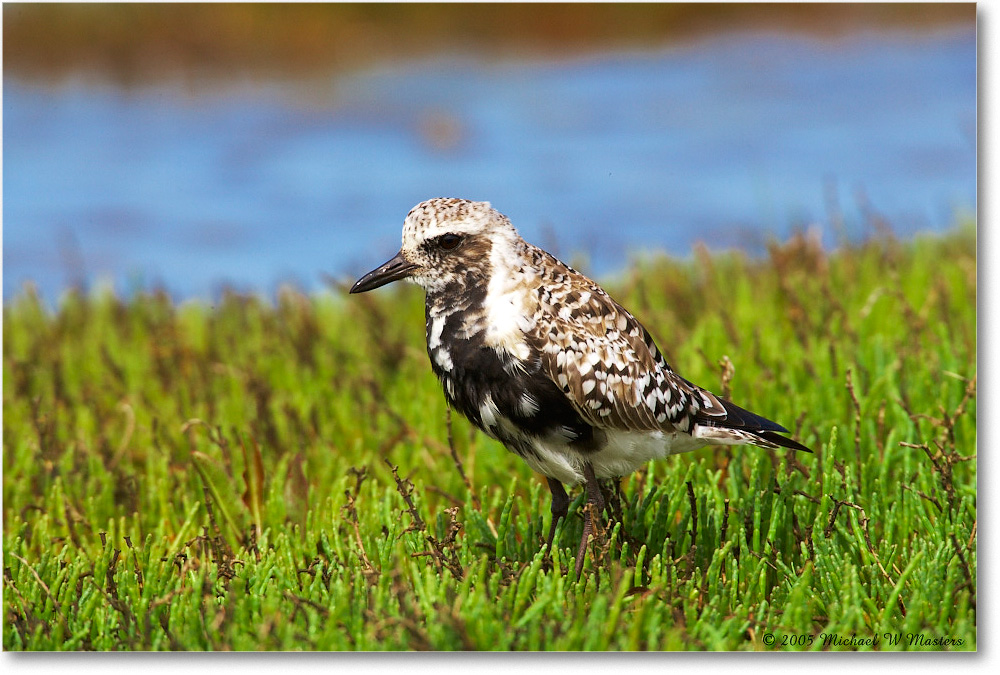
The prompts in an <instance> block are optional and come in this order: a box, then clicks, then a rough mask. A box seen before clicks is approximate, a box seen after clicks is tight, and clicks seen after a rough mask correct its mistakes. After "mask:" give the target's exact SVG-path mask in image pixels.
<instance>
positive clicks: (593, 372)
mask: <svg viewBox="0 0 1000 675" xmlns="http://www.w3.org/2000/svg"><path fill="white" fill-rule="evenodd" d="M402 279H406V280H409V281H411V282H414V283H416V284H417V285H419V286H420V287H422V288H423V289H424V292H425V329H426V342H427V354H428V356H429V358H430V363H431V369H432V370H433V372H434V374H435V375H436V376H437V378H438V380H439V381H440V383H441V385H442V388H443V390H444V395H445V398H446V399H447V402H448V404H449V406H450V407H451V408H453V409H455V410H458V411H459V412H460V413H461V414H462V415H464V416H465V417H466V418H467V419H468V420H469V421H470V422H472V424H474V425H475V426H476V427H478V428H479V429H481V430H482V431H483V432H485V433H486V434H487V435H489V436H491V437H492V438H494V439H496V440H498V441H500V442H501V443H502V444H503V445H504V446H505V447H506V448H507V449H508V450H510V451H512V452H513V453H514V454H516V455H518V456H519V457H520V458H521V459H522V460H524V462H525V463H527V464H528V466H529V467H531V469H533V470H534V471H536V472H537V473H539V474H541V475H542V476H544V477H545V479H546V482H547V483H548V487H549V491H550V492H551V509H550V510H551V514H552V519H551V523H550V526H549V532H548V537H547V541H546V552H547V555H548V554H551V551H552V543H553V538H554V536H555V531H556V523H557V522H558V521H560V520H561V519H565V518H566V517H567V514H568V510H569V504H570V499H569V496H568V494H567V492H566V489H565V487H564V486H567V485H568V486H570V487H575V486H577V485H580V484H583V486H584V491H585V493H586V503H585V504H584V506H583V508H582V511H583V532H582V534H581V539H580V544H579V546H578V549H577V555H576V568H575V569H576V576H577V578H578V579H579V578H580V575H581V572H582V569H583V563H584V558H585V554H586V548H587V543H588V540H589V539H590V537H591V536H592V535H594V534H595V532H596V531H597V528H599V526H600V525H599V523H600V520H599V519H600V517H601V512H602V511H603V509H604V498H603V496H602V495H601V490H600V484H599V481H600V480H606V479H614V478H620V477H622V476H626V475H629V474H631V473H633V472H635V471H636V470H638V469H639V468H641V467H643V466H644V465H646V464H647V463H648V462H649V461H650V460H654V459H660V458H664V457H667V456H670V455H675V454H678V453H684V452H690V451H692V450H696V449H698V448H701V447H704V446H709V445H723V446H726V445H744V444H748V445H753V446H758V447H762V448H771V449H776V448H779V447H783V448H789V449H792V450H798V451H804V452H811V450H810V449H809V448H808V447H806V446H804V445H802V444H801V443H799V442H797V441H795V440H792V439H791V438H787V437H785V436H782V435H781V434H785V433H789V432H788V430H787V429H786V428H784V427H783V426H781V425H780V424H778V423H776V422H773V421H771V420H769V419H766V418H764V417H761V416H760V415H757V414H755V413H752V412H750V411H748V410H745V409H743V408H740V407H738V406H736V405H734V404H733V403H731V402H730V401H728V400H726V399H724V398H722V397H720V396H717V395H715V394H713V393H711V392H710V391H708V390H706V389H704V388H702V387H699V386H697V385H695V384H693V383H692V382H690V381H688V380H686V379H684V378H683V377H682V376H681V375H679V374H678V373H677V372H676V371H675V370H674V369H673V368H672V367H671V366H670V364H668V363H667V361H666V359H664V357H663V353H662V352H661V351H660V350H659V348H658V347H657V346H656V343H655V342H654V341H653V338H652V337H651V336H650V333H649V331H647V330H646V328H645V327H644V326H643V325H642V324H641V323H640V322H639V321H638V320H637V319H636V318H635V316H633V315H632V314H631V313H630V312H629V311H628V310H627V309H625V308H624V307H622V306H621V305H620V304H618V303H617V302H616V301H615V300H614V299H613V298H612V297H611V296H610V295H609V294H608V293H607V291H605V290H604V289H603V288H601V286H599V285H598V284H597V283H596V282H594V281H592V280H591V279H589V278H588V277H586V276H585V275H583V274H581V273H580V272H578V271H576V270H575V269H573V268H572V267H570V266H569V265H566V264H565V263H563V262H561V261H560V260H558V259H557V258H555V257H554V256H552V255H551V254H549V253H547V252H546V251H544V250H543V249H541V248H539V247H537V246H534V245H532V244H530V243H528V242H527V241H525V240H524V239H522V238H521V236H520V235H519V234H518V232H517V230H516V229H515V228H514V226H513V225H512V224H511V222H510V220H509V219H508V218H507V217H506V216H505V215H503V214H502V213H500V212H499V211H497V210H496V209H494V208H493V207H492V206H491V205H490V203H489V202H485V201H471V200H468V199H458V198H443V197H439V198H434V199H429V200H426V201H423V202H421V203H419V204H417V205H416V206H415V207H413V209H411V210H410V212H409V213H408V214H407V216H406V218H405V220H404V221H403V231H402V243H401V246H400V250H399V252H398V253H397V254H396V255H395V256H393V257H392V258H391V259H389V260H388V261H386V262H385V263H383V264H382V265H380V266H378V267H377V268H375V269H374V270H372V271H371V272H368V273H367V274H365V275H364V276H362V277H361V278H359V279H358V280H357V282H356V283H355V284H354V285H353V286H352V287H351V289H350V293H364V292H367V291H371V290H374V289H376V288H380V287H382V286H384V285H386V284H389V283H391V282H394V281H398V280H402Z"/></svg>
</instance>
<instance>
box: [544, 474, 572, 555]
mask: <svg viewBox="0 0 1000 675" xmlns="http://www.w3.org/2000/svg"><path fill="white" fill-rule="evenodd" d="M545 479H546V480H547V481H548V482H549V492H551V493H552V524H551V525H549V538H548V541H547V543H546V545H545V555H547V556H551V555H552V541H553V539H555V536H556V523H558V522H559V519H560V518H565V517H566V514H567V513H569V495H567V494H566V490H565V489H564V488H563V486H562V483H560V482H559V481H557V480H556V479H555V478H549V477H548V476H546V478H545Z"/></svg>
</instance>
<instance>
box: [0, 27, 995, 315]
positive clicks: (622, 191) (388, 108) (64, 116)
mask: <svg viewBox="0 0 1000 675" xmlns="http://www.w3.org/2000/svg"><path fill="white" fill-rule="evenodd" d="M3 114H4V120H3V122H4V125H3V126H4V128H3V141H4V145H3V161H4V165H3V169H4V171H3V198H4V199H3V225H4V227H3V244H4V246H3V282H4V283H3V297H4V298H5V299H8V298H10V297H12V296H13V295H15V294H16V293H18V292H19V290H20V289H21V288H22V285H23V284H24V282H25V281H26V280H29V279H30V280H32V281H33V282H34V283H35V285H36V286H37V287H38V288H39V289H40V291H41V293H42V295H43V296H44V297H46V298H47V299H49V300H55V299H57V298H58V296H59V294H60V293H61V292H62V290H63V289H64V288H65V287H66V286H67V285H68V284H72V283H82V284H84V285H89V284H93V283H94V282H95V281H97V280H100V279H110V280H111V281H112V282H113V283H114V285H115V287H116V288H117V289H118V290H119V291H122V292H126V293H127V292H130V291H133V290H136V289H139V288H150V287H155V286H160V285H162V286H165V287H166V288H167V289H168V290H169V291H170V292H171V293H172V294H173V295H174V296H175V297H177V298H178V299H181V298H188V297H212V296H213V295H214V294H216V293H217V292H218V291H219V289H220V288H221V287H222V286H223V285H224V284H225V285H232V286H235V287H236V288H239V289H241V290H246V291H259V292H264V293H270V292H272V291H273V290H274V289H275V288H276V287H277V285H278V284H279V283H282V282H286V281H290V282H292V283H294V284H296V285H297V286H299V287H301V288H304V289H306V290H316V289H318V288H320V287H322V285H323V278H324V275H326V274H328V275H331V276H333V277H335V278H343V279H347V278H348V277H351V276H356V275H358V274H360V273H362V272H365V271H367V270H368V269H369V268H371V267H373V266H374V265H376V264H378V263H380V262H382V261H383V260H384V259H386V258H387V257H389V256H390V255H391V254H392V253H393V252H395V250H396V248H397V247H398V241H399V232H400V227H401V224H402V219H403V217H404V216H405V214H406V212H407V211H408V210H409V209H410V207H411V206H413V204H415V203H417V202H418V201H420V200H422V199H425V198H428V197H432V196H461V197H469V198H473V199H482V200H488V201H491V202H492V203H493V204H494V206H496V207H497V208H499V209H500V210H501V211H503V212H504V213H506V214H507V215H508V216H510V217H511V219H512V221H513V222H514V224H515V225H516V226H518V227H519V229H520V230H521V231H522V234H524V235H525V236H526V238H528V239H530V240H533V241H535V242H537V243H539V244H541V245H543V246H546V247H548V248H550V249H554V250H553V252H555V253H556V254H557V255H562V256H565V257H574V259H575V260H579V259H580V258H579V256H581V255H582V256H584V264H583V267H584V268H585V269H586V270H587V271H589V272H591V273H593V274H596V275H606V274H611V273H614V272H615V271H617V270H620V269H622V268H623V267H624V266H625V265H626V264H627V263H628V260H629V259H630V256H632V255H634V254H635V253H636V252H640V251H647V250H650V249H663V250H667V251H669V252H672V253H674V254H676V255H687V254H688V253H689V252H690V250H691V247H692V245H693V244H695V243H696V242H699V241H700V242H705V243H707V244H708V245H709V246H710V247H712V248H722V247H728V246H740V247H742V248H746V249H748V250H750V251H751V252H760V251H761V250H762V249H763V245H764V243H765V242H766V241H767V240H768V239H769V238H771V237H779V238H780V237H783V236H786V235H787V234H788V233H790V232H791V231H793V229H795V228H797V227H802V226H807V225H809V224H812V223H818V224H819V225H820V226H821V227H822V231H823V236H824V241H825V242H826V243H827V244H828V245H830V246H833V245H835V244H836V242H837V241H838V239H837V237H838V236H839V234H838V232H837V231H836V230H835V229H834V228H833V227H832V226H831V224H830V220H831V219H830V208H829V206H830V195H831V194H835V195H837V197H836V201H837V202H838V205H839V206H838V208H839V210H841V211H842V212H843V215H844V219H845V223H846V224H845V227H846V232H847V234H848V235H849V236H852V237H855V238H858V237H863V236H865V234H866V233H868V232H870V226H869V225H867V224H866V218H865V217H864V215H863V209H862V208H861V207H860V206H859V199H858V197H857V195H858V194H859V191H863V193H864V194H865V195H866V198H865V199H866V200H867V201H868V202H870V205H871V207H872V208H874V209H876V210H877V211H878V212H879V213H880V214H881V215H883V216H884V217H885V218H886V219H887V220H888V221H889V223H890V225H891V226H892V227H893V228H894V229H895V230H896V231H897V232H898V233H899V234H900V235H902V236H906V235H909V234H911V233H913V232H915V231H918V230H925V229H930V230H942V229H946V228H948V227H950V226H951V225H952V224H953V223H954V221H955V218H956V214H961V213H970V212H974V210H975V208H976V42H975V35H974V34H973V33H972V32H971V31H969V32H958V33H954V32H952V33H949V34H943V35H937V36H935V37H925V38H920V39H916V38H908V37H906V36H902V35H884V34H866V35H861V36H856V37H853V38H849V39H845V40H841V41H838V42H830V43H826V42H819V41H813V40H809V39H806V38H801V37H789V36H779V35H757V36H749V37H742V38H733V37H728V38H726V39H719V40H712V41H708V42H701V43H698V44H696V45H694V46H690V47H685V48H678V49H673V50H667V51H659V52H655V53H648V52H630V53H614V54H601V55H596V56H592V57H588V58H575V59H568V60H560V61H545V62H537V61H525V62H509V61H508V62H503V63H485V62H481V61H476V60H470V59H465V58H461V57H450V58H444V57H442V58H438V59H435V60H432V61H425V62H419V63H412V64H407V65H404V66H399V67H395V68H388V69H380V70H375V71H369V72H363V73H359V74H357V75H355V76H351V77H336V78H334V77H330V78H328V79H326V80H322V81H318V80H313V81H311V82H272V83H267V84H260V83H239V84H234V85H232V86H227V87H214V88H212V86H202V87H195V88H194V89H192V88H191V87H184V86H182V85H180V84H178V85H170V86H157V87H145V88H139V89H135V90H129V91H125V90H121V89H116V88H113V87H108V86H94V85H86V84H83V83H70V84H63V85H60V86H45V85H36V84H27V83H24V82H19V81H17V80H15V79H11V78H5V80H4V91H3Z"/></svg>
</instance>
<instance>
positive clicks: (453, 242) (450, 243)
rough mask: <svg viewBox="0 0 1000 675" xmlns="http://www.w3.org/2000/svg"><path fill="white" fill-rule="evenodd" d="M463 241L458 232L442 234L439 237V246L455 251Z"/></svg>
mask: <svg viewBox="0 0 1000 675" xmlns="http://www.w3.org/2000/svg"><path fill="white" fill-rule="evenodd" d="M461 243H462V238H461V237H460V236H458V235H457V234H442V235H441V236H440V237H438V246H440V247H441V248H443V249H444V250H445V251H454V250H455V249H456V248H458V245H459V244H461Z"/></svg>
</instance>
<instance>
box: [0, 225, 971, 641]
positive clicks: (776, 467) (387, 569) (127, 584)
mask: <svg viewBox="0 0 1000 675" xmlns="http://www.w3.org/2000/svg"><path fill="white" fill-rule="evenodd" d="M975 256H976V254H975V231H974V228H973V227H972V226H967V227H964V228H962V229H960V230H957V231H956V232H954V233H951V234H949V235H947V236H943V237H921V238H918V239H916V240H914V241H908V242H900V241H896V240H878V241H872V242H870V243H868V244H865V245H858V246H853V247H849V248H845V249H842V250H840V251H838V252H836V253H831V254H826V253H823V252H822V251H820V250H819V249H818V248H816V246H815V245H814V244H813V243H812V242H811V240H809V239H808V238H805V237H800V238H797V239H794V240H792V241H790V242H788V243H786V244H784V245H782V246H775V247H773V248H772V249H771V251H770V255H769V256H768V257H767V258H766V259H764V260H760V261H754V260H750V259H748V258H746V257H745V256H742V255H738V254H723V255H716V256H708V255H707V254H704V253H698V254H697V255H696V256H695V259H694V260H691V261H677V260H673V259H667V258H662V257H655V258H649V259H648V260H643V261H640V262H638V263H637V264H636V265H634V266H633V268H632V269H631V270H630V271H629V272H628V273H627V274H626V275H624V276H622V277H621V278H619V279H617V280H613V281H611V282H609V284H608V286H609V288H610V289H611V290H612V293H613V294H614V295H615V296H616V297H617V298H618V299H619V300H620V301H621V302H622V303H623V304H625V305H626V306H628V307H630V308H631V309H632V310H633V311H634V313H635V314H636V315H637V316H638V317H639V318H640V320H642V321H644V322H645V323H646V325H647V327H648V328H649V329H650V330H651V331H652V333H653V334H654V335H655V336H656V337H657V340H658V342H659V344H660V346H661V347H663V348H664V349H665V351H666V354H667V356H668V359H669V360H670V361H671V362H672V363H673V364H674V365H676V366H677V367H678V369H679V370H680V371H681V372H682V373H683V374H684V375H685V376H686V377H688V378H689V379H691V380H693V381H695V382H698V383H700V384H702V385H704V386H706V387H709V388H712V389H714V390H715V391H717V392H720V393H726V394H729V395H730V396H731V398H732V399H733V400H734V401H735V402H737V403H738V404H740V405H744V406H746V407H748V408H750V409H752V410H754V411H756V412H759V413H761V414H763V415H766V416H768V417H770V418H772V419H776V420H778V421H781V422H783V423H784V424H785V425H786V426H789V428H792V429H793V430H794V431H795V434H796V436H797V437H798V438H799V439H800V440H801V441H803V442H804V443H806V444H808V445H810V446H811V447H812V448H814V450H815V454H812V455H805V454H795V453H785V452H768V451H765V450H760V449H756V448H748V447H747V448H734V449H731V450H727V449H718V450H713V449H706V450H702V451H699V452H697V453H693V454H689V455H684V456H679V457H674V458H671V459H669V460H666V461H663V462H659V463H656V464H652V465H650V466H648V467H647V468H646V469H645V470H643V471H640V472H637V473H636V474H634V475H632V476H628V477H625V478H624V479H622V480H621V481H620V483H619V484H618V485H616V486H614V491H615V498H614V499H612V508H611V513H610V514H609V515H608V517H607V518H605V522H609V521H610V524H609V526H608V528H607V531H606V533H605V536H604V538H603V545H600V544H597V545H593V546H592V547H591V548H590V552H589V553H588V557H587V562H586V566H585V569H584V573H583V577H582V579H581V580H580V581H577V580H576V579H575V578H574V575H573V573H572V567H573V557H574V553H575V544H576V542H577V540H578V537H579V535H580V530H581V518H580V516H579V512H578V510H577V509H578V508H579V506H580V503H581V499H580V495H579V490H577V491H576V492H575V493H574V495H573V496H574V497H576V499H575V501H574V504H573V506H572V507H571V512H570V518H569V519H568V522H567V523H566V524H565V526H564V527H562V529H561V531H560V534H559V536H558V544H559V550H558V551H556V554H555V556H554V558H553V561H552V565H551V567H550V566H548V565H547V564H546V563H545V560H544V559H543V555H542V554H541V552H540V549H541V546H542V542H543V539H544V534H545V532H546V528H547V526H548V523H549V519H550V515H549V508H548V491H547V489H546V488H545V485H544V481H543V480H541V479H540V478H539V477H538V476H536V475H534V474H532V473H531V471H530V470H529V469H528V468H527V467H526V466H525V465H524V464H523V463H522V462H521V461H520V460H519V459H517V458H516V457H515V456H513V455H511V454H509V453H507V452H506V451H505V450H504V449H503V448H502V447H501V446H500V445H499V444H498V443H496V442H494V441H492V440H490V439H489V438H487V437H485V436H484V435H482V434H480V433H478V432H475V431H474V430H473V429H472V428H471V426H470V425H469V424H468V423H467V422H466V421H465V420H463V419H460V418H459V417H458V416H457V415H455V416H453V417H452V419H451V422H450V424H449V421H448V419H449V418H448V411H447V410H446V407H445V404H444V400H443V397H442V395H441V393H440V391H439V387H438V384H437V382H436V381H435V380H434V378H433V376H432V374H431V372H430V368H429V366H428V363H427V358H426V355H425V352H424V346H423V335H422V331H423V307H422V297H421V294H420V292H419V290H418V289H416V288H413V287H409V286H400V287H399V288H391V287H390V288H387V289H385V290H383V291H379V292H377V293H373V294H366V295H364V296H359V297H346V296H345V294H344V293H343V289H338V290H337V291H336V292H331V293H328V294H323V295H319V296H316V297H306V296H303V295H301V294H298V293H296V292H293V291H286V292H282V293H281V294H280V295H279V296H278V298H277V299H276V300H275V302H273V303H268V302H264V301H262V300H259V299H255V298H250V297H242V296H237V295H227V296H225V297H224V298H222V299H221V301H220V302H219V304H218V305H217V306H214V307H210V306H206V305H205V304H199V303H184V304H180V305H175V304H173V303H172V302H171V301H170V300H169V299H168V298H167V297H166V296H164V295H162V294H155V293H152V294H145V295H139V296H137V297H135V298H133V299H131V300H128V301H122V300H120V299H117V298H116V297H115V296H113V295H112V294H111V293H107V292H98V293H95V294H93V295H92V296H89V297H85V296H83V295H81V294H79V293H70V294H68V295H66V296H65V297H64V298H63V299H62V300H61V301H60V303H59V307H58V310H57V311H55V312H50V311H47V310H46V309H45V308H44V305H43V303H41V302H40V301H39V300H38V299H37V298H35V297H34V296H33V295H32V294H31V293H30V292H27V293H24V294H22V295H21V296H19V297H18V298H17V299H15V300H14V301H13V302H11V303H9V304H6V305H5V306H4V310H3V369H4V370H3V429H4V436H3V469H4V471H3V514H4V529H3V554H4V559H3V564H4V592H3V617H4V629H3V646H4V649H6V650H83V649H95V650H122V649H127V650H138V649H151V650H167V649H185V650H277V649H294V650H389V649H438V650H453V649H501V650H507V649H512V650H513V649H516V650H526V649H530V650H567V649H572V650H577V649H582V650H607V649H611V650H623V649H627V650H632V649H654V650H674V649H680V650H777V649H786V650H802V649H813V650H817V649H833V650H853V649H913V650H941V649H948V650H971V649H975V648H976V573H977V553H976V550H977V542H976V524H977V510H976V461H975V459H974V457H975V452H976V449H975V448H976V257H975ZM726 357H728V359H729V360H730V361H731V364H732V366H733V367H732V369H730V368H728V367H726V368H723V366H722V365H721V364H722V363H725V360H726ZM895 635H898V636H900V638H898V641H896V642H893V641H892V640H891V639H890V637H891V636H895ZM830 636H836V637H835V638H833V639H831V637H830ZM772 639H773V642H771V640H772ZM873 640H877V641H875V643H874V644H872V641H873ZM859 642H860V644H859Z"/></svg>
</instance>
